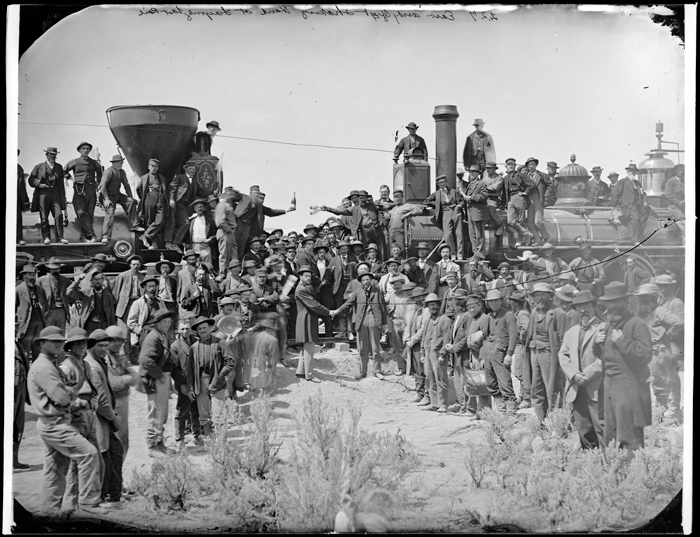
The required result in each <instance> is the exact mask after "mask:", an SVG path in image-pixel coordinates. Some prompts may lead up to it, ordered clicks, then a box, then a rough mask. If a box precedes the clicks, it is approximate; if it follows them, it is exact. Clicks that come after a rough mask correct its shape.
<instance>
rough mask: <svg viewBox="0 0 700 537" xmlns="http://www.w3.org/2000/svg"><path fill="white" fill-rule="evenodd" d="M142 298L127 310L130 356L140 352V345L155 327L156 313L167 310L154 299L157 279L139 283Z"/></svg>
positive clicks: (149, 278)
mask: <svg viewBox="0 0 700 537" xmlns="http://www.w3.org/2000/svg"><path fill="white" fill-rule="evenodd" d="M140 286H141V289H142V290H143V296H141V297H139V298H138V299H136V300H135V301H134V303H133V304H132V305H131V308H130V309H129V314H128V317H127V320H126V325H127V327H128V328H129V332H130V336H129V337H130V342H131V348H132V355H133V354H134V353H136V352H139V353H140V351H141V345H142V344H143V340H144V339H145V337H146V336H147V335H148V333H149V332H150V331H151V330H153V328H154V327H155V322H154V320H153V319H154V317H155V314H156V312H157V311H159V310H162V309H163V310H164V309H167V308H166V307H165V302H163V301H162V300H160V299H159V298H157V297H156V292H157V290H158V278H155V277H153V276H150V277H148V278H146V279H144V280H143V281H142V282H141V283H140Z"/></svg>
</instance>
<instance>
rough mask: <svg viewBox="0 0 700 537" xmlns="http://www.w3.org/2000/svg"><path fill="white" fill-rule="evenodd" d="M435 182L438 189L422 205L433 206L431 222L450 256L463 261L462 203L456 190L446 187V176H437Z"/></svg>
mask: <svg viewBox="0 0 700 537" xmlns="http://www.w3.org/2000/svg"><path fill="white" fill-rule="evenodd" d="M435 181H436V182H437V186H438V189H437V190H436V191H435V192H433V193H432V194H430V196H429V197H428V198H426V200H425V201H424V202H423V204H424V205H429V204H433V205H434V214H433V222H434V223H435V225H436V226H437V227H439V228H440V229H441V230H442V232H443V236H444V240H445V243H446V244H447V246H449V247H450V250H451V252H452V255H453V256H455V258H457V259H464V255H465V251H464V228H463V225H462V219H463V218H464V213H463V205H464V201H463V200H462V197H461V195H460V194H459V192H458V191H457V190H455V189H454V188H448V187H447V176H446V175H440V176H438V177H437V178H436V179H435Z"/></svg>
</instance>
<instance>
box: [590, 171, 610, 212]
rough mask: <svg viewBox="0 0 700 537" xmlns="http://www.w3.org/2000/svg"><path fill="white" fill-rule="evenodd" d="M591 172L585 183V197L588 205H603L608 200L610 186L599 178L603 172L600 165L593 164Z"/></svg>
mask: <svg viewBox="0 0 700 537" xmlns="http://www.w3.org/2000/svg"><path fill="white" fill-rule="evenodd" d="M591 173H592V174H593V177H591V178H590V179H589V180H588V184H587V185H586V199H587V200H588V204H589V205H594V206H596V207H603V206H605V204H606V203H607V202H608V201H610V187H609V186H608V185H607V183H605V182H603V181H602V180H601V178H600V175H601V174H602V173H603V168H601V167H600V166H593V168H592V169H591Z"/></svg>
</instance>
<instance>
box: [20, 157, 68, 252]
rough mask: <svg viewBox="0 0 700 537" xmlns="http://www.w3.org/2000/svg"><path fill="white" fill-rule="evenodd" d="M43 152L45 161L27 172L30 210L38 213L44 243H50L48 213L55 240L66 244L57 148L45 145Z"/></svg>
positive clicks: (64, 201)
mask: <svg viewBox="0 0 700 537" xmlns="http://www.w3.org/2000/svg"><path fill="white" fill-rule="evenodd" d="M44 153H46V161H45V162H42V163H41V164H37V165H36V166H34V168H33V169H32V173H30V174H29V186H31V187H33V188H34V195H33V196H32V207H31V210H32V212H33V213H36V212H38V213H39V217H40V219H41V236H42V237H43V239H44V244H50V243H51V232H50V229H49V215H51V216H52V217H53V220H54V223H55V224H56V238H57V240H58V241H59V242H61V243H63V244H68V241H67V240H66V239H65V238H64V237H63V226H64V224H67V223H68V211H67V210H66V187H65V183H64V177H65V176H64V170H63V168H62V167H61V165H60V164H58V163H57V162H56V155H58V150H57V149H56V148H55V147H47V148H46V149H45V150H44ZM76 210H77V209H76ZM20 229H21V227H20Z"/></svg>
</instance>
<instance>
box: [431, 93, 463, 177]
mask: <svg viewBox="0 0 700 537" xmlns="http://www.w3.org/2000/svg"><path fill="white" fill-rule="evenodd" d="M458 117H459V112H457V107H456V106H454V105H451V104H443V105H440V106H436V107H435V111H434V112H433V118H435V158H436V162H435V177H437V176H439V175H446V176H447V186H448V187H449V188H455V187H456V185H457V118H458Z"/></svg>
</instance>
